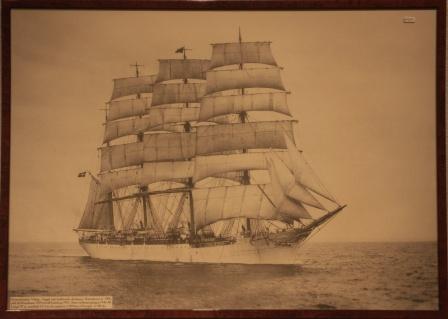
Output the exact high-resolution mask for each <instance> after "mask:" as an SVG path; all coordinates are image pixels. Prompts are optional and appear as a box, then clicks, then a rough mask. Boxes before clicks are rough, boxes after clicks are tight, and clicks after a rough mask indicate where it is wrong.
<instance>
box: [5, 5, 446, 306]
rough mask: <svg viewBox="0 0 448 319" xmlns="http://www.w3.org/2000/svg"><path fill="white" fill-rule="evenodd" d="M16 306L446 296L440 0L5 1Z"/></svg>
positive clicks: (380, 301)
mask: <svg viewBox="0 0 448 319" xmlns="http://www.w3.org/2000/svg"><path fill="white" fill-rule="evenodd" d="M10 152H11V158H10V205H9V258H8V263H9V264H8V310H10V311H17V310H35V309H39V310H50V309H125V310H136V309H140V310H151V309H296V310H308V309H310V310H335V309H337V310H438V309H439V290H438V287H439V286H438V259H437V258H438V257H437V248H438V245H437V178H436V177H437V165H436V11H435V10H375V11H361V10H352V11H145V10H140V11H112V10H111V11H101V10H36V9H27V10H12V12H11V143H10Z"/></svg>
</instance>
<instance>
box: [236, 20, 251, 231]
mask: <svg viewBox="0 0 448 319" xmlns="http://www.w3.org/2000/svg"><path fill="white" fill-rule="evenodd" d="M242 42H243V39H242V37H241V28H240V27H238V43H239V45H240V61H241V63H240V64H239V69H240V70H243V69H244V63H243V52H242V49H241V43H242ZM241 95H242V96H243V95H244V88H242V89H241ZM238 115H239V119H240V122H241V123H246V118H247V113H246V111H241V112H240V113H239V114H238ZM243 153H247V149H245V148H243ZM241 182H242V184H243V185H249V184H250V175H249V170H247V169H245V170H243V178H242V181H241ZM246 230H247V232H248V234H251V232H252V229H251V225H250V218H246Z"/></svg>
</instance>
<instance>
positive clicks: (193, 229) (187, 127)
mask: <svg viewBox="0 0 448 319" xmlns="http://www.w3.org/2000/svg"><path fill="white" fill-rule="evenodd" d="M187 50H190V49H187V48H186V47H183V50H182V51H183V52H182V53H183V58H184V61H186V60H187ZM183 82H184V83H185V84H187V83H188V78H186V77H185V78H183ZM188 106H189V103H188V102H185V108H188ZM184 131H185V132H187V133H189V132H191V123H190V121H185V124H184ZM188 160H189V161H191V160H192V159H191V158H189V159H188ZM187 186H188V188H189V190H188V201H189V204H190V242H194V241H195V240H196V225H195V220H194V202H193V192H192V188H193V187H194V183H193V178H192V177H189V178H188V183H187ZM181 203H183V201H181Z"/></svg>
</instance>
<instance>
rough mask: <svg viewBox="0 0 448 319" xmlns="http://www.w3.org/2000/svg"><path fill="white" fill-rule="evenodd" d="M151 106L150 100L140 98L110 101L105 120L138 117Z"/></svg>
mask: <svg viewBox="0 0 448 319" xmlns="http://www.w3.org/2000/svg"><path fill="white" fill-rule="evenodd" d="M150 105H151V99H150V98H148V97H142V98H140V99H128V100H118V101H111V102H110V103H109V110H108V113H107V120H108V121H113V120H119V119H122V118H125V117H131V116H140V115H144V114H145V113H146V109H147V108H149V107H150Z"/></svg>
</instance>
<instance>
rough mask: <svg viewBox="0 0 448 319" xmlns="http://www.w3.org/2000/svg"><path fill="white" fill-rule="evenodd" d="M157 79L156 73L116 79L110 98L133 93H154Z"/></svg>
mask: <svg viewBox="0 0 448 319" xmlns="http://www.w3.org/2000/svg"><path fill="white" fill-rule="evenodd" d="M155 79H156V75H143V76H139V77H130V78H121V79H115V80H114V89H113V91H112V97H111V98H110V99H111V100H114V99H117V98H119V97H122V96H127V95H132V94H140V93H152V89H153V85H154V80H155Z"/></svg>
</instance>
